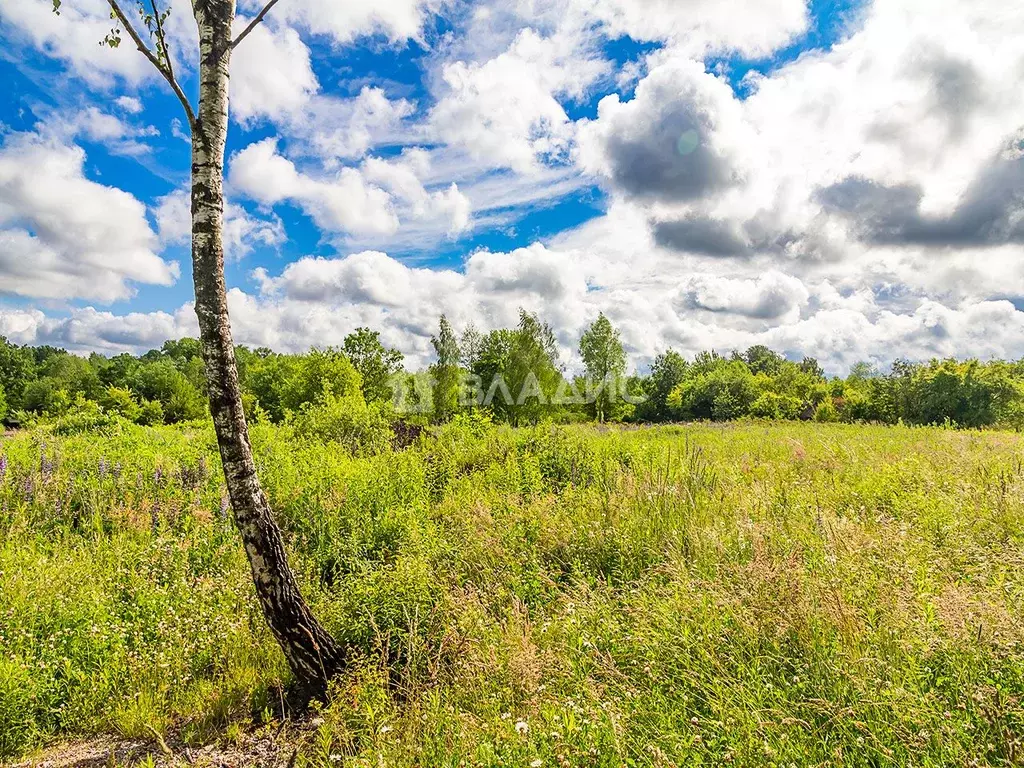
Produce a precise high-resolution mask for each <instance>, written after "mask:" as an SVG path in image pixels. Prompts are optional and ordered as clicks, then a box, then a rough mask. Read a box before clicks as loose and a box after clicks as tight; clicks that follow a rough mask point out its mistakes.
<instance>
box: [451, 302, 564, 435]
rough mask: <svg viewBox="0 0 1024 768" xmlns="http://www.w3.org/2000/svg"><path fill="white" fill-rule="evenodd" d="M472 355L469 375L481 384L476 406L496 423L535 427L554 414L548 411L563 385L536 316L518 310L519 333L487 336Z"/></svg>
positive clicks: (552, 347)
mask: <svg viewBox="0 0 1024 768" xmlns="http://www.w3.org/2000/svg"><path fill="white" fill-rule="evenodd" d="M477 355H478V356H477V359H476V361H475V362H474V363H473V366H472V368H471V372H472V373H473V374H474V375H475V376H476V377H477V378H478V380H479V382H480V384H481V392H480V393H479V394H480V399H481V404H482V405H483V406H484V407H486V408H487V409H488V410H489V411H490V412H491V413H492V414H493V415H494V417H495V418H496V419H498V420H499V421H505V422H508V423H510V424H514V425H515V424H536V423H537V422H539V421H541V420H542V419H544V418H545V417H549V418H550V417H551V416H552V415H553V414H554V413H555V412H556V411H557V410H558V409H557V408H556V407H555V406H552V405H551V399H552V397H553V396H554V395H555V393H556V392H557V391H558V390H559V386H560V385H561V384H562V382H563V380H562V373H561V371H560V370H559V367H558V351H557V345H556V343H555V335H554V331H552V329H551V327H550V326H548V325H547V324H546V323H542V322H541V321H540V319H539V318H538V317H537V316H536V315H532V314H530V313H529V312H526V311H525V310H521V311H520V313H519V325H518V327H516V328H515V329H514V330H508V329H502V330H497V331H491V333H489V334H487V335H486V336H485V337H484V338H483V340H482V341H481V343H480V349H479V351H478V353H477ZM484 388H486V389H484Z"/></svg>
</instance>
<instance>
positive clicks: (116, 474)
mask: <svg viewBox="0 0 1024 768" xmlns="http://www.w3.org/2000/svg"><path fill="white" fill-rule="evenodd" d="M113 475H114V479H115V480H120V479H121V462H120V461H119V462H117V463H116V464H115V465H114V469H113Z"/></svg>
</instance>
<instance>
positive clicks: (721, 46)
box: [0, 0, 1024, 374]
mask: <svg viewBox="0 0 1024 768" xmlns="http://www.w3.org/2000/svg"><path fill="white" fill-rule="evenodd" d="M131 1H132V0H124V2H126V3H128V2H131ZM162 5H163V6H166V5H167V0H163V3H162ZM51 8H52V0H0V83H2V85H0V88H3V89H4V94H3V96H4V98H3V99H0V335H5V336H7V337H8V338H9V339H10V340H11V341H14V342H17V343H21V344H52V345H55V346H61V347H65V348H67V349H69V350H72V351H75V352H80V353H88V352H92V351H98V352H101V353H103V354H116V353H119V352H122V351H130V352H142V351H145V350H147V349H150V348H154V347H159V346H160V345H161V344H162V343H163V342H164V341H165V340H166V339H168V338H178V337H181V336H186V335H193V336H194V335H196V333H197V325H196V320H195V315H194V311H193V307H192V304H191V301H192V281H191V260H190V256H189V214H188V171H189V144H188V136H187V129H186V128H185V126H184V122H185V121H184V119H183V114H182V108H181V105H180V104H179V103H178V102H177V100H176V99H175V98H174V96H173V95H172V94H171V93H170V90H169V89H168V87H167V85H166V83H165V82H164V81H163V80H162V79H161V78H160V76H159V75H158V74H157V73H156V72H155V71H154V70H153V69H152V68H151V66H150V65H149V63H148V62H147V61H146V60H145V59H144V58H143V56H142V55H141V54H139V53H138V51H136V50H135V49H134V47H133V46H131V45H129V44H125V45H122V46H120V47H119V48H117V49H110V48H107V47H104V46H101V45H99V41H100V40H102V39H103V38H104V36H105V34H106V33H107V32H108V31H109V29H110V26H111V21H110V19H109V18H108V17H109V13H108V10H105V9H106V8H107V6H106V3H105V0H64V2H63V6H62V12H61V14H60V15H59V16H57V15H54V14H53V13H52V10H51ZM259 8H260V4H259V3H256V2H249V0H240V3H239V16H238V19H237V20H236V24H237V25H238V26H239V29H241V28H242V27H243V26H244V25H245V24H246V23H247V22H248V21H249V20H250V19H251V18H252V17H253V16H254V15H255V14H256V13H257V12H258V11H259ZM170 10H171V14H170V16H169V18H168V29H169V35H170V39H171V47H172V54H173V56H174V60H175V70H176V72H177V73H178V75H179V79H180V80H181V81H182V85H183V88H184V90H185V92H186V93H187V94H189V96H190V97H191V98H192V99H193V101H194V100H195V98H196V96H197V84H196V77H195V74H196V66H195V61H196V54H195V48H196V42H195V37H196V30H195V23H194V21H193V20H192V17H191V10H190V3H188V2H187V0H171V2H170ZM1022 94H1024V7H1021V6H1020V5H1019V4H1018V3H1011V2H1006V0H388V2H386V3H381V2H374V3H370V2H363V1H362V0H347V1H346V2H338V1H337V0H280V2H278V3H277V5H276V6H275V7H274V8H273V9H272V10H271V12H270V13H269V14H268V16H267V17H266V20H265V22H264V23H263V24H261V25H260V26H258V27H256V28H255V30H254V31H253V32H252V34H251V35H249V37H247V38H246V40H245V41H244V42H243V43H242V45H240V46H239V48H238V49H237V50H236V52H235V56H234V59H233V62H232V80H231V118H232V122H231V127H230V131H229V137H228V159H227V165H226V187H225V188H226V192H227V199H228V202H227V215H226V220H227V225H226V231H225V240H226V247H227V253H228V263H227V266H226V273H227V279H228V286H229V291H230V293H229V305H230V309H231V315H232V325H233V330H234V335H235V340H236V341H237V342H239V343H244V344H248V345H251V346H267V347H271V348H273V349H275V350H278V351H293V352H297V351H304V350H306V349H309V348H310V347H311V346H318V347H324V346H329V345H337V344H340V343H341V341H342V340H343V339H344V337H345V336H346V335H347V334H348V333H350V332H351V331H352V330H353V329H355V328H356V327H360V326H368V327H370V328H373V329H375V330H379V331H380V332H381V337H382V340H383V341H384V342H385V343H386V344H388V345H390V346H394V347H397V348H398V349H400V350H401V351H402V352H403V353H404V354H405V355H406V360H407V366H408V367H410V368H415V367H417V366H421V365H425V364H427V363H429V362H430V360H431V346H430V338H431V335H432V334H434V333H436V331H437V325H438V318H439V316H440V315H441V314H442V313H444V314H446V315H447V317H448V318H449V320H450V321H451V322H452V324H453V325H454V326H455V328H456V329H457V330H460V329H463V328H465V327H467V326H468V325H469V324H471V323H472V324H473V325H475V326H476V327H477V328H478V329H480V330H483V331H487V330H490V329H493V328H500V327H508V326H511V325H514V324H515V322H516V320H517V317H518V313H519V308H521V307H522V308H525V309H527V310H528V311H531V312H536V313H538V315H539V316H540V317H541V318H542V319H544V320H546V321H547V322H548V323H550V324H551V325H552V326H553V328H554V329H555V330H556V333H557V338H558V342H559V346H560V349H561V355H562V362H563V363H564V364H565V365H566V366H567V368H569V369H572V368H574V367H578V360H577V358H578V355H577V353H576V348H577V346H578V342H579V338H580V335H581V333H582V331H583V330H584V329H585V328H586V327H587V326H588V325H589V324H590V323H592V322H593V321H594V319H595V318H596V317H597V315H598V313H599V312H604V313H605V314H606V315H607V316H608V317H609V319H611V320H612V322H613V323H614V324H615V325H616V326H617V327H618V328H619V330H620V332H621V335H622V340H623V342H624V345H625V347H626V350H627V352H628V354H629V356H630V359H631V361H632V363H633V364H634V365H635V366H636V367H637V368H638V369H639V370H644V369H645V368H646V367H647V366H648V365H649V364H650V361H651V360H652V359H653V357H654V356H655V355H657V354H658V353H660V352H661V351H663V350H665V349H667V348H670V347H671V348H675V349H677V350H679V351H681V352H683V353H684V354H687V355H692V354H694V353H696V352H697V351H700V350H704V349H716V350H718V351H721V352H728V351H729V350H733V349H745V348H746V347H749V346H751V345H754V344H766V345H768V346H770V347H772V348H774V349H777V350H779V351H781V352H783V353H784V354H786V355H787V356H789V357H791V358H794V359H800V358H801V357H803V356H804V355H808V356H813V357H816V358H818V359H819V361H820V362H821V363H822V365H823V366H824V368H825V369H826V371H828V372H830V373H835V374H842V373H844V372H846V371H847V370H848V369H849V368H850V366H851V365H852V364H854V363H855V362H858V361H869V362H872V363H874V364H875V365H877V366H879V367H880V368H885V367H886V366H888V365H890V364H891V362H892V361H893V360H894V359H897V358H906V359H911V360H927V359H930V358H933V357H947V356H956V357H960V358H968V357H978V358H982V359H989V358H994V357H1002V358H1012V359H1017V358H1021V357H1024V258H1022V257H1024V97H1022Z"/></svg>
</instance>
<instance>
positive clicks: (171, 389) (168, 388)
mask: <svg viewBox="0 0 1024 768" xmlns="http://www.w3.org/2000/svg"><path fill="white" fill-rule="evenodd" d="M131 389H132V391H134V392H137V393H138V395H139V397H141V398H142V399H144V400H153V401H156V402H158V403H160V406H161V408H162V409H163V414H164V418H165V419H166V420H167V421H168V422H170V423H172V424H173V423H176V422H179V421H191V420H193V419H202V418H205V417H206V415H207V413H208V411H207V403H206V399H205V398H204V397H203V395H202V393H201V392H200V391H199V390H198V389H196V387H195V385H194V384H193V383H192V382H191V381H189V378H188V376H186V375H185V374H184V373H182V372H181V371H180V370H178V368H177V367H176V366H175V365H174V363H173V362H171V361H170V360H158V361H155V362H150V363H146V364H143V365H141V366H139V368H138V369H137V370H136V371H135V375H134V377H133V379H132V387H131Z"/></svg>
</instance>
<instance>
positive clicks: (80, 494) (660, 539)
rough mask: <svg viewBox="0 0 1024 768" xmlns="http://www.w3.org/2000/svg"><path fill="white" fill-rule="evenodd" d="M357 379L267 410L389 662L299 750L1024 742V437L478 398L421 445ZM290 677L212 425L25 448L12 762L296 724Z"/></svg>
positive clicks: (348, 617) (302, 550)
mask: <svg viewBox="0 0 1024 768" xmlns="http://www.w3.org/2000/svg"><path fill="white" fill-rule="evenodd" d="M344 396H345V395H344V394H340V393H339V394H333V393H332V394H331V398H334V399H333V400H330V399H325V400H323V401H322V402H321V405H320V407H321V411H319V412H317V413H314V412H311V411H310V410H309V409H306V412H305V413H304V415H303V417H302V418H296V419H288V420H284V421H283V423H281V424H274V423H272V420H270V419H266V420H263V421H262V422H261V423H260V424H258V425H256V426H255V427H254V429H253V440H254V444H255V449H256V453H257V457H258V463H259V469H260V475H261V479H262V481H263V483H264V487H265V488H266V491H267V493H268V495H269V497H270V500H271V503H272V505H273V508H274V510H275V513H276V514H277V516H278V519H279V521H280V523H281V525H282V527H283V529H284V530H285V533H286V536H287V540H288V542H289V547H290V549H291V552H290V554H291V557H292V562H293V564H294V565H295V566H296V568H297V570H298V571H299V573H300V574H301V581H302V584H303V587H304V589H305V591H306V594H307V596H308V598H309V600H310V602H311V604H312V606H313V608H314V610H315V611H316V613H317V615H318V616H319V617H320V618H321V619H322V621H323V622H324V623H325V625H326V626H327V627H328V628H329V630H330V631H331V632H332V633H333V634H335V635H336V636H337V637H339V638H342V639H343V640H344V641H345V642H346V643H350V644H351V645H352V647H354V648H355V649H356V650H357V660H356V662H355V663H354V664H353V665H352V667H351V668H350V669H349V670H348V672H347V673H346V674H344V675H343V676H342V677H341V678H339V679H338V680H337V681H336V683H335V685H334V687H333V689H332V692H331V696H330V698H329V700H328V701H327V702H326V703H325V704H324V705H323V707H322V708H321V709H320V710H319V711H318V712H317V713H316V715H317V717H316V719H315V720H313V723H314V725H313V726H312V727H311V730H309V731H307V732H305V734H304V735H303V737H302V738H301V740H300V742H299V743H297V744H296V747H297V748H298V753H297V757H296V764H297V765H299V766H331V765H352V766H370V765H373V766H376V765H389V766H428V765H429V766H435V765H436V766H508V765H519V766H619V765H653V766H670V765H727V764H737V765H768V766H771V765H777V766H789V765H794V764H795V765H840V764H842V765H865V766H869V765H871V766H873V765H893V764H895V765H917V766H949V765H1013V764H1018V763H1019V762H1020V760H1021V758H1022V754H1024V745H1022V744H1021V734H1022V733H1024V706H1022V703H1021V701H1022V699H1021V697H1022V696H1024V644H1022V642H1024V624H1022V621H1024V599H1022V598H1024V584H1022V580H1021V573H1022V572H1024V570H1022V565H1024V563H1022V560H1024V554H1022V553H1024V506H1022V501H1021V499H1022V493H1021V491H1022V486H1024V465H1022V460H1021V448H1022V444H1021V438H1019V437H1018V436H1017V435H1016V434H1014V433H1011V432H998V431H990V432H977V431H972V432H968V431H956V430H948V429H935V428H915V427H909V426H897V427H882V426H865V425H845V424H822V423H808V424H798V423H772V422H768V421H741V422H736V423H730V424H703V425H693V426H664V427H644V428H635V427H629V426H613V427H598V426H593V425H563V426H553V425H551V424H546V425H540V426H530V427H521V428H512V427H510V426H507V425H502V424H495V423H492V421H491V420H490V419H489V418H488V417H486V416H484V415H482V414H480V413H478V412H473V413H468V414H465V413H464V414H460V415H456V416H455V417H454V418H452V419H451V420H450V421H449V422H448V423H446V424H445V425H442V426H437V427H430V428H428V429H426V430H425V431H424V432H422V433H421V434H419V435H418V436H416V437H415V439H413V440H412V443H411V445H408V446H402V447H396V446H395V445H393V444H392V443H391V441H390V439H381V436H382V435H385V434H388V435H390V432H389V431H388V432H385V431H383V430H377V429H375V428H373V424H374V423H375V422H374V421H373V420H374V418H377V417H378V416H379V415H380V414H377V416H374V415H373V414H370V415H367V416H366V418H365V419H361V420H358V423H357V424H355V426H352V422H351V420H350V419H349V417H348V415H347V414H349V413H350V411H349V410H348V408H347V407H345V405H344V404H339V401H338V398H340V397H344ZM364 407H365V408H373V407H374V406H372V405H366V404H365V403H364ZM331 419H334V420H335V421H337V422H339V423H340V424H341V425H342V426H330V424H331V423H332V422H331V421H330V420H331ZM325 423H327V424H328V425H329V426H326V427H325V426H324V425H325ZM367 424H369V425H370V426H369V427H367ZM344 425H349V426H348V427H345V426H344ZM360 430H363V431H360ZM339 434H344V435H348V439H347V440H339V439H338V435H339ZM287 683H288V672H287V666H286V664H285V663H284V660H283V657H282V656H281V653H280V651H279V649H278V646H277V645H276V643H275V642H274V640H273V638H272V637H271V636H270V635H269V632H268V630H267V629H266V626H265V624H264V622H263V620H262V617H261V615H260V611H259V608H258V606H257V605H256V601H255V597H254V595H253V588H252V583H251V578H250V575H249V571H248V566H247V563H246V560H245V555H244V553H243V551H242V548H241V547H240V545H239V543H238V535H237V533H236V531H235V529H234V527H233V525H232V523H231V521H230V513H229V512H228V510H227V505H226V501H225V491H224V487H223V480H222V477H221V473H220V470H219V465H218V459H217V454H216V449H215V439H214V434H213V429H212V426H211V425H210V424H209V423H208V422H207V421H194V422H186V423H183V424H180V425H177V426H138V425H133V424H130V423H128V422H127V421H126V420H124V419H121V420H111V421H110V422H109V423H107V424H105V425H100V426H97V425H96V424H94V423H90V425H89V427H88V429H74V428H72V427H71V426H69V424H68V423H67V422H60V423H50V424H41V425H38V426H35V427H33V428H31V429H23V430H20V431H17V432H13V433H9V434H8V435H7V436H5V437H4V438H2V442H0V759H4V758H14V757H17V756H21V755H25V754H27V753H30V752H31V751H32V750H34V749H37V748H39V747H41V746H43V745H46V744H50V743H53V742H55V741H59V740H63V739H70V738H78V737H87V736H89V735H92V734H97V733H109V732H114V733H118V734H122V735H125V736H129V737H136V738H143V739H152V738H155V735H154V734H161V735H162V736H166V737H167V738H170V737H171V735H172V734H173V735H174V737H175V738H176V739H179V740H181V741H183V742H184V743H190V744H199V743H206V742H209V741H211V740H221V741H223V740H230V739H232V738H236V737H237V736H238V735H239V734H240V733H242V732H248V731H251V730H253V729H260V728H266V729H267V730H268V731H269V732H276V730H277V728H278V725H277V721H278V719H279V717H280V714H279V703H280V701H281V697H282V693H281V688H282V686H286V685H287Z"/></svg>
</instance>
